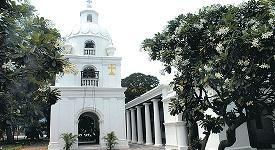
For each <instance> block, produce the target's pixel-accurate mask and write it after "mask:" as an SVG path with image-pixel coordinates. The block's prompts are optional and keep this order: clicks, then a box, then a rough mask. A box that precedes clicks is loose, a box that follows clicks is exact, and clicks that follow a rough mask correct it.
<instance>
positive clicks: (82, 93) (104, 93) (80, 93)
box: [52, 86, 126, 98]
mask: <svg viewBox="0 0 275 150" xmlns="http://www.w3.org/2000/svg"><path fill="white" fill-rule="evenodd" d="M52 88H53V89H58V90H60V92H61V97H96V98H97V97H98V98H99V97H105V98H114V97H117V98H124V97H125V95H124V92H125V90H126V88H104V87H82V86H79V87H58V86H53V87H52Z"/></svg>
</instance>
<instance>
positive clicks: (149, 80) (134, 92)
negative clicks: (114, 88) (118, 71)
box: [121, 73, 159, 103]
mask: <svg viewBox="0 0 275 150" xmlns="http://www.w3.org/2000/svg"><path fill="white" fill-rule="evenodd" d="M158 85H159V80H158V78H157V77H154V76H151V75H145V74H142V73H133V74H131V75H129V76H128V77H126V78H124V79H122V80H121V86H122V87H127V89H126V91H125V97H126V98H125V103H127V102H129V101H131V100H133V99H135V98H136V97H138V96H140V95H142V94H144V93H146V92H147V91H149V90H151V89H153V88H155V87H157V86H158Z"/></svg>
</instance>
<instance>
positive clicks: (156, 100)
mask: <svg viewBox="0 0 275 150" xmlns="http://www.w3.org/2000/svg"><path fill="white" fill-rule="evenodd" d="M158 101H160V99H152V100H151V102H158Z"/></svg>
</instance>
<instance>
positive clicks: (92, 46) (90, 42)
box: [85, 41, 95, 48]
mask: <svg viewBox="0 0 275 150" xmlns="http://www.w3.org/2000/svg"><path fill="white" fill-rule="evenodd" d="M85 48H95V43H94V41H86V42H85Z"/></svg>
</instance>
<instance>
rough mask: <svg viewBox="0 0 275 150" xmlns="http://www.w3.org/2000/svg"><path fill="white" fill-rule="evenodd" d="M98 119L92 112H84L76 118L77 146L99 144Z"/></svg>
mask: <svg viewBox="0 0 275 150" xmlns="http://www.w3.org/2000/svg"><path fill="white" fill-rule="evenodd" d="M99 139H100V128H99V117H98V116H97V115H96V114H95V113H93V112H85V113H83V114H81V115H80V117H79V118H78V145H83V144H99Z"/></svg>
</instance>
